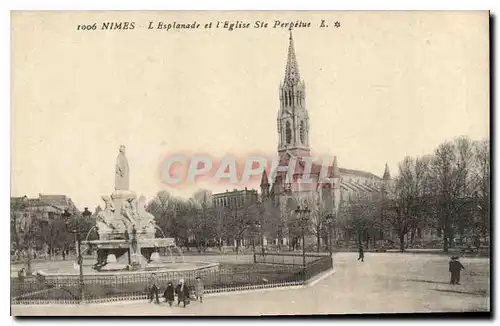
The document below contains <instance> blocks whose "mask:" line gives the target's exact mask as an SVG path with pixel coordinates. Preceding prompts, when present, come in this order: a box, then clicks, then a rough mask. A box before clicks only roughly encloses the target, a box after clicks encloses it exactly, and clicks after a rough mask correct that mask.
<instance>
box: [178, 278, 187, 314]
mask: <svg viewBox="0 0 500 326" xmlns="http://www.w3.org/2000/svg"><path fill="white" fill-rule="evenodd" d="M175 293H176V294H177V305H180V304H181V301H182V304H183V307H184V308H185V307H186V305H188V304H189V287H188V286H187V285H186V284H185V283H184V280H183V279H181V280H180V281H179V284H177V287H176V288H175Z"/></svg>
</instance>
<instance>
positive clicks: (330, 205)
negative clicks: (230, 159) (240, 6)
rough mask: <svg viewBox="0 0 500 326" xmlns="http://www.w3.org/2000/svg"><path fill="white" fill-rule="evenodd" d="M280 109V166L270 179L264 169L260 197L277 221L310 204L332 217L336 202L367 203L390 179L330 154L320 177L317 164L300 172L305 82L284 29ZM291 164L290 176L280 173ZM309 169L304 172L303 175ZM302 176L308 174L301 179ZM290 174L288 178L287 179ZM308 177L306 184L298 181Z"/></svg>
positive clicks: (305, 130) (307, 151)
mask: <svg viewBox="0 0 500 326" xmlns="http://www.w3.org/2000/svg"><path fill="white" fill-rule="evenodd" d="M279 102H280V107H279V111H278V118H277V131H278V155H279V158H280V162H279V165H278V168H276V170H275V171H271V173H270V175H269V176H268V174H267V173H266V172H265V171H264V173H263V174H262V178H261V184H260V188H261V196H262V200H263V201H266V200H267V201H270V202H272V204H273V205H274V206H275V207H279V211H280V213H281V217H282V219H284V221H285V222H286V220H287V219H288V218H289V216H291V215H293V214H294V210H295V209H296V208H297V206H298V205H304V203H306V202H308V201H309V202H311V200H313V201H314V202H315V203H317V204H318V207H322V209H323V211H326V212H329V214H333V215H335V214H336V213H337V212H338V210H339V205H340V203H341V202H342V201H346V200H357V199H370V198H372V197H373V196H374V195H377V194H379V193H380V189H381V186H382V184H383V183H384V181H385V180H389V179H390V173H389V169H388V167H387V164H386V167H385V171H384V174H383V177H382V178H381V177H379V176H377V175H375V174H373V173H371V172H366V171H359V170H353V169H347V168H342V167H340V166H339V161H338V160H337V157H336V156H335V157H334V158H333V162H332V163H331V165H330V166H328V167H327V170H326V173H325V172H323V173H321V166H320V165H319V164H314V163H313V164H312V167H311V168H310V169H309V166H310V165H311V164H310V163H309V166H307V168H306V164H307V163H306V161H310V159H308V158H311V144H310V142H309V135H310V128H311V124H310V121H309V114H308V111H307V106H306V91H305V82H304V81H303V80H301V78H300V72H299V66H298V62H297V58H296V55H295V48H294V41H293V36H292V31H290V37H289V45H288V54H287V61H286V68H285V76H284V79H283V81H282V82H281V83H280V86H279ZM291 159H293V160H295V162H296V164H294V166H295V168H294V169H293V173H287V172H286V171H282V170H283V168H281V169H280V168H279V167H286V166H289V163H290V160H291ZM309 171H310V172H309ZM306 173H307V174H308V175H306ZM290 175H293V179H290ZM305 178H308V179H309V180H312V182H309V183H303V182H301V180H303V179H305ZM284 233H285V234H284V235H283V239H275V241H271V242H275V244H278V243H277V242H278V241H279V242H280V244H283V245H286V244H287V240H288V241H290V236H288V237H287V236H286V234H287V232H286V231H285V232H284Z"/></svg>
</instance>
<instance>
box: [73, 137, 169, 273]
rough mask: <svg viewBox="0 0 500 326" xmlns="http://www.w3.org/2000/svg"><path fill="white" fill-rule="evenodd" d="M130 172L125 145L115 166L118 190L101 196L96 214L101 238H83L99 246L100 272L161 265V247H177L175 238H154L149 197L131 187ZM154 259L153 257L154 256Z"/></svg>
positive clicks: (96, 267) (154, 230)
mask: <svg viewBox="0 0 500 326" xmlns="http://www.w3.org/2000/svg"><path fill="white" fill-rule="evenodd" d="M129 180H130V172H129V165H128V161H127V158H126V157H125V146H123V145H122V146H120V151H119V154H118V157H117V158H116V167H115V191H113V193H112V194H111V196H102V197H101V198H102V200H103V201H104V203H105V209H104V210H103V211H101V212H99V213H98V214H97V218H96V227H97V233H98V235H99V239H98V240H92V241H82V243H83V244H88V245H93V246H96V247H97V263H96V264H95V269H96V270H98V271H120V270H138V269H148V268H147V267H148V264H151V266H150V267H153V265H157V264H158V257H159V253H158V250H159V248H169V247H175V241H174V239H173V238H155V234H156V230H157V229H158V227H157V226H156V222H155V219H154V216H153V215H152V214H150V213H148V212H147V211H146V207H145V205H146V198H145V197H144V196H141V197H140V198H139V199H137V195H136V193H135V192H133V191H131V190H130V189H129ZM151 258H153V259H151Z"/></svg>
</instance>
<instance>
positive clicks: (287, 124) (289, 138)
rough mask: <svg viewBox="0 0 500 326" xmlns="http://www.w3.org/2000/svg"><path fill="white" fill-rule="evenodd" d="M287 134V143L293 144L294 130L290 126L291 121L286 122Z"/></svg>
mask: <svg viewBox="0 0 500 326" xmlns="http://www.w3.org/2000/svg"><path fill="white" fill-rule="evenodd" d="M285 132H286V143H287V144H291V143H292V128H291V126H290V121H287V122H286V128H285Z"/></svg>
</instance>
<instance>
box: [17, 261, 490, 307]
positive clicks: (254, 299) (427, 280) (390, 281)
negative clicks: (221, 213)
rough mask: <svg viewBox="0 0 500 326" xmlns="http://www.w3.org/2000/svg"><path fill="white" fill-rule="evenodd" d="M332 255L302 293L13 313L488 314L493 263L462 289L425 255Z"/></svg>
mask: <svg viewBox="0 0 500 326" xmlns="http://www.w3.org/2000/svg"><path fill="white" fill-rule="evenodd" d="M356 258H357V254H356V253H338V254H334V264H335V274H333V275H331V276H329V277H327V278H325V279H323V280H321V281H319V282H318V283H316V284H315V285H312V286H311V287H306V288H300V289H281V290H280V289H278V290H272V289H271V290H268V291H265V292H250V293H243V294H224V295H218V296H207V297H206V298H205V300H204V302H203V303H202V304H200V303H198V302H192V303H191V304H190V305H189V306H187V307H186V308H180V307H173V308H169V307H168V306H166V305H165V303H162V304H161V305H154V304H148V303H146V302H145V301H140V302H130V303H109V304H89V305H83V306H61V305H45V306H32V307H18V306H14V307H13V308H12V313H13V314H14V315H43V314H48V315H55V314H58V315H59V314H61V315H173V314H176V315H259V314H271V315H272V314H318V313H340V314H341V313H362V312H365V313H369V312H372V313H377V312H429V311H433V312H437V311H485V310H489V307H490V302H489V274H490V273H489V260H488V259H480V258H469V259H467V258H464V259H462V260H461V261H462V263H463V264H464V266H465V268H466V270H465V272H462V279H461V284H462V285H456V286H452V285H450V284H448V282H449V273H448V257H446V256H439V255H427V254H415V255H412V254H398V253H386V254H371V253H366V255H365V262H364V263H361V262H358V261H356Z"/></svg>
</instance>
